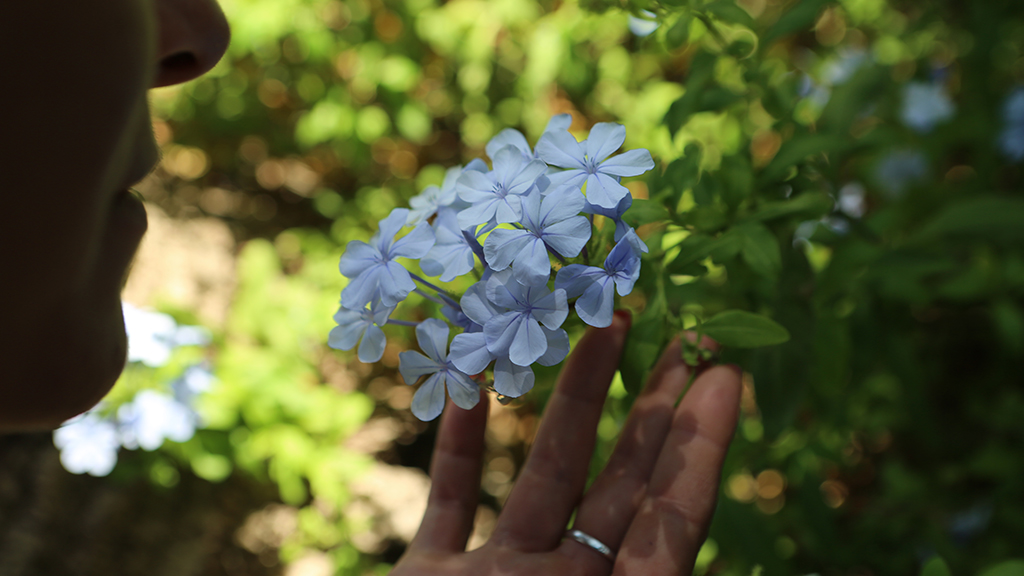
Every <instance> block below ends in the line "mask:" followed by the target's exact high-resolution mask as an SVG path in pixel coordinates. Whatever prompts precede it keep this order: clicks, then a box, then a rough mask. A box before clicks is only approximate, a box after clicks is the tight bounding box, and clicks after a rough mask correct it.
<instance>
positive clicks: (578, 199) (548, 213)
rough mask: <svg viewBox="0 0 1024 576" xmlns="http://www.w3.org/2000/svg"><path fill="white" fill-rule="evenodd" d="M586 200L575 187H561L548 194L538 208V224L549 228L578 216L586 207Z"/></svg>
mask: <svg viewBox="0 0 1024 576" xmlns="http://www.w3.org/2000/svg"><path fill="white" fill-rule="evenodd" d="M586 204H587V199H586V197H585V196H583V192H580V189H579V188H578V187H576V186H561V187H559V188H556V189H554V190H551V191H549V192H548V194H547V196H545V197H544V201H543V204H542V205H541V207H540V210H539V212H540V218H539V220H540V222H541V223H542V225H545V226H549V225H551V224H554V223H555V222H560V221H562V220H566V219H568V218H572V217H573V216H578V215H579V213H580V212H582V211H583V207H584V206H586Z"/></svg>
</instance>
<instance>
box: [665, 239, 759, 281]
mask: <svg viewBox="0 0 1024 576" xmlns="http://www.w3.org/2000/svg"><path fill="white" fill-rule="evenodd" d="M742 249H743V237H742V236H740V235H737V234H723V235H721V236H719V237H718V238H709V237H707V236H703V235H699V234H694V235H692V236H689V237H687V238H686V239H685V240H683V241H682V242H681V243H680V244H679V255H678V256H676V258H675V260H673V261H672V262H671V263H669V265H668V268H667V271H668V273H669V274H681V273H682V272H683V270H684V269H685V268H686V267H687V266H690V265H692V264H696V263H697V262H700V261H701V260H703V259H705V258H707V257H708V256H714V259H715V260H716V261H718V262H722V261H725V260H730V259H732V258H733V257H735V256H736V254H738V253H739V251H740V250H742Z"/></svg>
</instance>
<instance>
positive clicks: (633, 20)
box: [629, 10, 661, 37]
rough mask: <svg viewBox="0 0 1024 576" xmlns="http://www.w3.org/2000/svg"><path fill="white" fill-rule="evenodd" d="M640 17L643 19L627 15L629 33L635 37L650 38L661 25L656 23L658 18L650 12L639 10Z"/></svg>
mask: <svg viewBox="0 0 1024 576" xmlns="http://www.w3.org/2000/svg"><path fill="white" fill-rule="evenodd" d="M640 15H641V16H643V18H638V17H636V16H633V15H632V14H630V15H629V31H630V32H632V33H633V34H634V35H636V36H641V37H643V36H650V35H651V34H653V33H654V31H655V30H657V29H658V26H660V25H661V24H659V23H658V20H657V17H658V16H657V14H655V13H654V12H651V11H650V10H641V11H640Z"/></svg>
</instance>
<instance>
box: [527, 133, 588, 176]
mask: <svg viewBox="0 0 1024 576" xmlns="http://www.w3.org/2000/svg"><path fill="white" fill-rule="evenodd" d="M537 157H538V158H540V159H541V160H543V161H544V162H547V163H548V164H551V165H552V166H558V167H560V168H574V169H580V170H582V169H584V168H586V164H585V159H584V157H583V149H582V148H580V143H579V142H577V141H576V139H575V138H573V137H572V134H569V133H568V132H563V131H561V130H558V131H552V132H545V133H544V135H543V136H541V137H540V140H539V141H537Z"/></svg>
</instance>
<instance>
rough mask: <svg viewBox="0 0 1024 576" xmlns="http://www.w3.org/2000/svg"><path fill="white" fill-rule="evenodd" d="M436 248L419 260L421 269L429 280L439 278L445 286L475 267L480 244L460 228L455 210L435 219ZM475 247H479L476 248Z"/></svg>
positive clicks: (443, 212) (439, 213)
mask: <svg viewBox="0 0 1024 576" xmlns="http://www.w3.org/2000/svg"><path fill="white" fill-rule="evenodd" d="M434 238H435V239H436V240H435V242H434V246H433V247H432V248H431V249H430V251H429V252H427V253H426V254H425V255H424V256H423V258H422V259H421V260H420V268H422V269H423V272H424V273H426V274H427V275H428V276H440V277H441V278H440V279H441V281H442V282H451V281H452V280H454V279H455V278H457V277H459V276H462V275H463V274H468V273H469V272H470V271H472V270H473V266H474V265H475V263H476V259H475V254H476V250H475V249H476V248H478V247H479V243H478V242H477V241H476V238H474V237H473V235H472V234H470V233H468V232H463V230H462V229H461V228H460V227H459V219H458V216H457V214H456V213H455V211H454V210H450V209H443V210H441V211H440V212H438V214H437V218H435V219H434ZM474 244H475V245H476V246H474Z"/></svg>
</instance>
